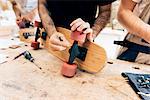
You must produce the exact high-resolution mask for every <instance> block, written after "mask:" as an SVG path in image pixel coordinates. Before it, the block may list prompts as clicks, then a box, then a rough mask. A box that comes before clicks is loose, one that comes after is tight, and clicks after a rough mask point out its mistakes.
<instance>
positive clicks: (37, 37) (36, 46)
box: [31, 27, 40, 50]
mask: <svg viewBox="0 0 150 100" xmlns="http://www.w3.org/2000/svg"><path fill="white" fill-rule="evenodd" d="M39 37H40V28H39V27H38V28H37V30H36V34H35V41H33V42H32V43H31V47H33V49H34V50H37V49H39V47H40V42H38V41H37V40H38V39H39Z"/></svg>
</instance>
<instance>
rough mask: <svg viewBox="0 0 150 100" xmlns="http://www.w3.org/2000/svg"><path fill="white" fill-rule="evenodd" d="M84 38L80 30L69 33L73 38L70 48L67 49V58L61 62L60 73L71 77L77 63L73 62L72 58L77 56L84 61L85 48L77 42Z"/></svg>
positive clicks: (84, 35) (82, 40)
mask: <svg viewBox="0 0 150 100" xmlns="http://www.w3.org/2000/svg"><path fill="white" fill-rule="evenodd" d="M85 38H86V34H82V33H81V32H78V31H75V32H73V33H72V35H71V39H73V40H74V43H73V45H72V46H71V49H70V50H69V54H70V56H69V60H68V62H67V63H64V64H63V67H62V70H61V73H62V75H63V76H66V77H73V76H74V75H75V73H76V69H77V65H76V64H74V63H73V62H74V60H75V59H76V58H79V59H80V60H82V61H84V60H85V58H86V54H87V49H86V48H83V47H79V46H78V42H84V41H85Z"/></svg>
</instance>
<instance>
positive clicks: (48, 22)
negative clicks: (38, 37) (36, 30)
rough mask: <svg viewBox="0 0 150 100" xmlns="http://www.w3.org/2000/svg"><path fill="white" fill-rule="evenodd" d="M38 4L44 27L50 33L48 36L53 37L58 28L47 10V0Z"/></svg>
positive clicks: (42, 0) (41, 0)
mask: <svg viewBox="0 0 150 100" xmlns="http://www.w3.org/2000/svg"><path fill="white" fill-rule="evenodd" d="M38 3H39V6H38V10H39V15H40V18H41V20H42V24H43V27H44V29H45V30H46V32H47V33H48V35H49V36H51V35H52V34H53V33H54V31H56V28H55V25H54V22H53V20H52V19H51V17H50V15H49V11H48V10H47V8H46V0H38Z"/></svg>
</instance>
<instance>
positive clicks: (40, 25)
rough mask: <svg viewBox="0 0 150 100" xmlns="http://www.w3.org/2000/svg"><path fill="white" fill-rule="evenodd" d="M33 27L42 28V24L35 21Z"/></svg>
mask: <svg viewBox="0 0 150 100" xmlns="http://www.w3.org/2000/svg"><path fill="white" fill-rule="evenodd" d="M34 27H42V23H41V22H38V21H35V22H34Z"/></svg>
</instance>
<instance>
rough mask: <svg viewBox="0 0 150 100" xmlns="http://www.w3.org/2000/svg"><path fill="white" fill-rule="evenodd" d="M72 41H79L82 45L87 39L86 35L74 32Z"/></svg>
mask: <svg viewBox="0 0 150 100" xmlns="http://www.w3.org/2000/svg"><path fill="white" fill-rule="evenodd" d="M71 39H72V40H75V41H78V42H81V43H84V42H85V39H86V34H83V33H81V32H79V31H74V32H72V33H71Z"/></svg>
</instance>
